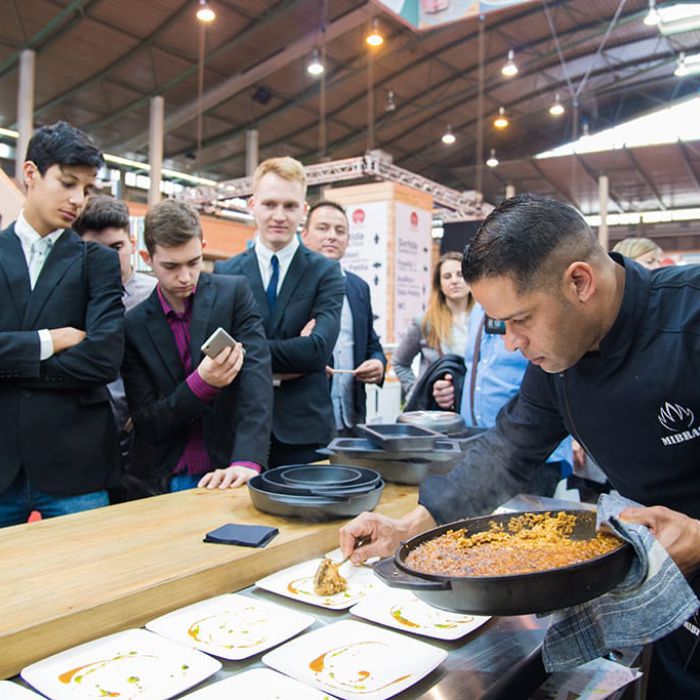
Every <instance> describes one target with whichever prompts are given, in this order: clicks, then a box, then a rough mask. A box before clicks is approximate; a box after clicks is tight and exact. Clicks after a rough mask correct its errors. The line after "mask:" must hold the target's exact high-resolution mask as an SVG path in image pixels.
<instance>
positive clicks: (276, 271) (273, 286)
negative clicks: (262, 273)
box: [267, 255, 280, 311]
mask: <svg viewBox="0 0 700 700" xmlns="http://www.w3.org/2000/svg"><path fill="white" fill-rule="evenodd" d="M270 265H272V276H271V277H270V283H269V284H268V285H267V303H268V304H269V306H270V311H274V310H275V303H276V302H277V283H278V282H279V281H280V261H279V259H278V258H277V256H276V255H273V256H272V258H270Z"/></svg>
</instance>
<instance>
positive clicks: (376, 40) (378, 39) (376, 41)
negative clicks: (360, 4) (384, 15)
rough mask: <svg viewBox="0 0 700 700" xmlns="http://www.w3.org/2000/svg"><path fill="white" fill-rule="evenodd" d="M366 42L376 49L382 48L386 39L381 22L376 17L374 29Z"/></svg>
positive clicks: (366, 38)
mask: <svg viewBox="0 0 700 700" xmlns="http://www.w3.org/2000/svg"><path fill="white" fill-rule="evenodd" d="M365 41H366V42H367V43H368V44H369V45H370V46H374V47H377V46H381V45H382V44H383V43H384V37H383V36H382V32H381V31H380V29H379V20H378V19H377V18H376V17H375V18H374V19H373V20H372V28H371V30H370V32H369V34H368V35H367V36H366V37H365Z"/></svg>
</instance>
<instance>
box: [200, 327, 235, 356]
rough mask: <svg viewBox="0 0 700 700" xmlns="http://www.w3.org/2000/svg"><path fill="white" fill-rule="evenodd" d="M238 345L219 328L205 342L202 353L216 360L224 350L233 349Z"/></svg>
mask: <svg viewBox="0 0 700 700" xmlns="http://www.w3.org/2000/svg"><path fill="white" fill-rule="evenodd" d="M235 344H236V341H235V340H234V339H233V338H232V337H231V336H230V335H229V334H228V333H227V332H226V331H225V330H224V329H223V328H221V326H219V327H218V328H217V329H216V330H215V331H214V332H213V333H212V334H211V335H210V336H209V337H208V338H207V339H206V340H205V341H204V345H202V352H203V353H204V354H205V355H206V356H207V357H211V358H212V359H214V358H215V357H216V356H217V355H218V354H219V353H220V352H221V351H222V350H224V349H225V348H232V347H234V346H235Z"/></svg>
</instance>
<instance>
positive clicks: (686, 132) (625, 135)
mask: <svg viewBox="0 0 700 700" xmlns="http://www.w3.org/2000/svg"><path fill="white" fill-rule="evenodd" d="M698 139H700V97H694V98H692V99H690V100H686V101H685V102H680V103H678V104H675V105H673V106H672V107H667V108H665V109H661V110H659V111H657V112H653V113H652V114H647V115H645V116H643V117H638V118H637V119H632V120H630V121H628V122H625V123H623V124H619V125H618V126H615V127H613V128H612V129H606V130H605V131H601V132H599V133H597V134H592V135H590V136H582V137H581V138H580V139H579V140H578V141H572V142H571V143H567V144H564V145H563V146H559V147H558V148H554V149H552V150H551V151H545V152H544V153H538V154H537V155H536V156H535V158H557V157H559V156H569V155H572V154H574V153H596V152H599V151H614V150H617V149H620V148H633V147H638V146H653V145H657V144H662V143H675V142H676V141H696V140H698Z"/></svg>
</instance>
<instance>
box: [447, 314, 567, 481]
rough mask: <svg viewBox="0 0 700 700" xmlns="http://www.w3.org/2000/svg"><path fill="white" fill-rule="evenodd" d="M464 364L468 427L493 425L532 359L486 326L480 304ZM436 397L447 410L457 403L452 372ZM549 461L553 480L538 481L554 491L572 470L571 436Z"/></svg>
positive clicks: (463, 403) (464, 405)
mask: <svg viewBox="0 0 700 700" xmlns="http://www.w3.org/2000/svg"><path fill="white" fill-rule="evenodd" d="M464 364H465V366H466V374H465V375H464V389H463V391H462V397H461V399H460V401H459V403H460V411H459V412H460V413H461V415H462V417H463V418H464V420H465V422H466V424H467V425H468V426H471V427H479V428H492V427H493V426H494V425H495V424H496V416H497V415H498V412H499V411H500V410H501V408H503V406H505V405H506V404H507V403H508V401H510V399H511V398H512V397H513V396H514V395H515V394H516V393H517V392H518V390H519V389H520V383H521V382H522V379H523V375H524V374H525V370H526V369H527V364H528V361H527V360H526V359H525V358H524V357H523V355H522V354H521V353H519V352H511V351H509V350H507V349H506V347H505V344H504V343H503V339H502V336H501V334H500V333H495V332H493V330H491V329H490V328H486V316H485V314H484V310H483V309H482V308H481V307H480V306H479V305H476V306H475V307H474V309H473V310H472V312H471V314H470V316H469V327H468V329H467V349H466V352H465V355H464ZM433 398H434V399H435V402H436V403H437V405H438V406H440V408H443V409H445V410H453V409H454V408H455V407H456V406H457V400H456V399H455V395H454V386H453V383H452V377H451V375H449V374H447V375H445V378H444V379H438V381H436V382H435V384H433ZM547 462H548V464H550V465H551V466H550V468H549V469H548V470H547V471H545V474H548V475H549V477H550V479H548V481H549V482H550V483H549V484H548V485H546V484H544V483H541V481H540V480H538V481H537V486H541V487H544V488H545V489H547V488H551V490H552V491H553V486H554V484H552V483H551V481H552V479H556V480H557V481H558V480H559V478H563V477H566V476H568V475H569V474H570V473H571V472H572V463H573V455H572V446H571V438H566V439H565V440H564V441H563V442H562V443H561V444H560V445H559V447H557V449H556V450H554V452H552V454H551V455H550V457H549V459H548V460H547ZM555 465H556V468H555Z"/></svg>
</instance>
